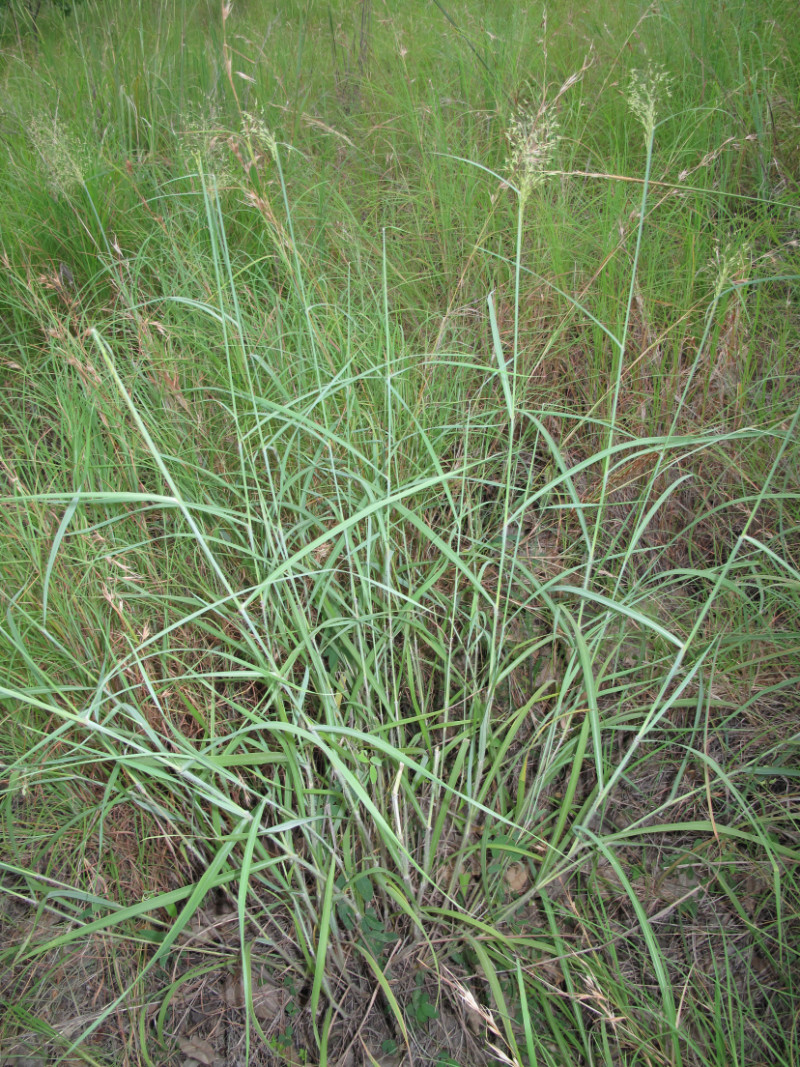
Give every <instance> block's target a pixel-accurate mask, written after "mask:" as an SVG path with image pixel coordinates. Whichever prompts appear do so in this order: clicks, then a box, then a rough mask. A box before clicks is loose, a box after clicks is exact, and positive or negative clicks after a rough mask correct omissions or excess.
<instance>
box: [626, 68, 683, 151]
mask: <svg viewBox="0 0 800 1067" xmlns="http://www.w3.org/2000/svg"><path fill="white" fill-rule="evenodd" d="M625 96H626V99H627V101H628V107H629V108H630V109H631V111H632V112H633V114H634V115H635V116H636V118H637V119H638V120H639V122H641V124H642V126H643V127H644V132H645V136H646V137H647V139H648V140H649V139H650V138H651V137H652V136H653V131H654V130H655V128H656V117H657V115H658V108H659V103H660V102H661V101H663V100H668V99H669V98H670V97H671V96H672V76H671V75H670V74H668V73H667V71H666V70H665V69H664V67H663V66H662V65H661V64H659V63H648V65H647V67H646V68H645V69H644V70H632V71H631V76H630V81H629V82H628V91H627V93H626V94H625Z"/></svg>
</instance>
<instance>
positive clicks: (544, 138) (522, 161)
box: [506, 106, 561, 204]
mask: <svg viewBox="0 0 800 1067" xmlns="http://www.w3.org/2000/svg"><path fill="white" fill-rule="evenodd" d="M506 137H507V138H508V142H509V145H510V147H511V153H510V156H509V160H508V170H509V173H510V174H511V176H512V178H513V180H514V181H515V183H516V184H517V186H518V188H519V194H520V199H521V200H522V203H523V204H524V203H525V201H526V200H527V199H528V197H529V196H530V194H531V193H532V192H533V190H534V189H536V188H538V187H539V186H540V185H542V184H543V183H544V181H545V180H546V178H547V172H548V171H549V170H550V169H551V168H552V164H553V159H554V157H555V153H556V149H557V147H558V143H559V141H560V140H561V137H560V134H559V132H558V121H557V120H556V117H555V115H554V113H553V110H552V108H550V107H547V106H545V107H542V108H540V109H539V110H538V111H533V110H530V111H523V112H519V113H518V114H517V115H516V116H515V117H514V118H513V120H512V122H511V125H510V126H509V128H508V130H507V131H506Z"/></svg>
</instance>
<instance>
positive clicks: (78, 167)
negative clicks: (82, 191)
mask: <svg viewBox="0 0 800 1067" xmlns="http://www.w3.org/2000/svg"><path fill="white" fill-rule="evenodd" d="M27 132H28V138H29V140H30V143H31V145H32V146H33V148H34V149H35V150H36V152H38V154H39V155H40V156H41V158H42V161H43V163H44V167H45V172H46V174H47V184H48V185H49V187H50V190H51V192H53V193H54V194H58V193H66V194H69V193H73V192H75V191H76V189H79V188H80V186H81V185H83V181H84V175H85V172H86V170H87V169H88V167H89V165H90V152H89V147H88V145H87V144H86V143H85V142H83V141H81V140H79V139H78V138H77V137H76V136H75V135H74V134H73V133H72V131H71V130H70V129H68V128H67V127H66V126H64V124H63V123H62V122H61V121H60V120H59V118H58V117H57V116H50V115H45V114H39V115H34V116H33V117H32V118H31V119H30V121H29V122H28V130H27Z"/></svg>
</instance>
